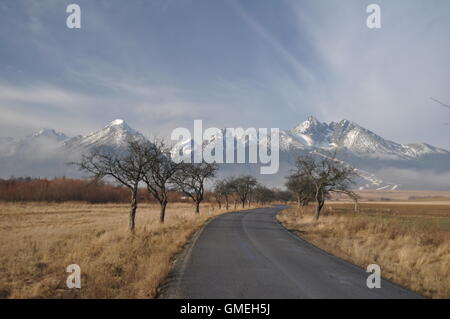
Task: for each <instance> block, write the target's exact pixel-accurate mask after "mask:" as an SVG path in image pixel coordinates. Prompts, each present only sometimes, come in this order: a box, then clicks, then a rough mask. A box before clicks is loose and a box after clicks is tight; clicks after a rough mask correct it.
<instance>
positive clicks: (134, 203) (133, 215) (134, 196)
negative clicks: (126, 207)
mask: <svg viewBox="0 0 450 319" xmlns="http://www.w3.org/2000/svg"><path fill="white" fill-rule="evenodd" d="M136 209H137V189H135V190H132V192H131V208H130V217H129V221H128V226H129V228H130V231H131V232H132V233H134V229H135V226H136V223H135V219H136Z"/></svg>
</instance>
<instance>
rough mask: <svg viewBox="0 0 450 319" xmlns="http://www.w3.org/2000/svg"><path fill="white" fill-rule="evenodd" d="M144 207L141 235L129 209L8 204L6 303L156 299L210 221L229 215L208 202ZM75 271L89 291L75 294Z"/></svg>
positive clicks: (1, 258)
mask: <svg viewBox="0 0 450 319" xmlns="http://www.w3.org/2000/svg"><path fill="white" fill-rule="evenodd" d="M193 209H194V208H193V205H191V204H188V203H185V204H183V203H176V204H169V206H168V207H167V211H166V222H165V224H164V225H160V223H159V220H158V218H159V206H158V205H156V204H143V205H140V207H139V208H138V212H137V220H136V222H137V229H136V234H135V235H134V236H132V235H131V234H130V232H129V231H128V228H127V227H128V205H126V204H123V205H122V204H85V203H78V202H73V203H63V204H55V203H0V298H152V297H154V296H155V295H156V294H157V288H158V286H159V284H160V283H161V281H162V280H163V279H164V278H165V276H166V275H167V273H168V271H169V269H170V267H171V263H172V262H173V259H174V256H175V255H176V254H177V253H178V252H180V251H181V250H182V248H183V246H184V244H185V243H186V241H187V240H188V239H189V237H190V236H191V235H192V234H193V233H194V232H195V231H196V230H198V229H199V228H200V227H201V226H202V225H203V224H204V223H205V222H206V221H207V220H208V219H210V218H211V217H213V216H216V215H218V214H221V213H224V212H225V210H220V211H219V210H218V209H217V208H214V207H213V206H211V204H208V203H205V204H203V205H202V207H201V212H200V215H199V216H196V215H195V214H194V210H193ZM69 264H78V265H79V266H80V268H81V289H68V288H67V287H66V279H67V276H68V275H69V274H68V273H66V272H65V270H66V267H67V266H68V265H69Z"/></svg>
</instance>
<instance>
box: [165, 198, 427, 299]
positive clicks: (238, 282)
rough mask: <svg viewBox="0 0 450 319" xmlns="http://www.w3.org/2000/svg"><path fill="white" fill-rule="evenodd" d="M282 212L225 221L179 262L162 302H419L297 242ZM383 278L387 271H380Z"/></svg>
mask: <svg viewBox="0 0 450 319" xmlns="http://www.w3.org/2000/svg"><path fill="white" fill-rule="evenodd" d="M280 209H282V206H277V207H272V208H259V209H254V210H251V211H246V212H237V213H229V214H224V215H221V216H219V217H217V218H215V219H213V220H212V221H210V222H209V223H208V224H207V225H206V226H205V227H204V228H203V230H201V231H200V232H199V233H198V234H197V235H196V236H194V238H193V240H192V242H191V243H190V244H189V246H188V248H187V249H186V250H185V252H184V253H183V254H182V255H181V256H180V257H179V258H178V260H177V262H176V264H175V266H174V269H173V270H172V272H171V273H170V274H169V277H168V279H167V281H166V283H165V284H164V285H163V289H162V293H161V295H160V298H201V299H203V298H420V296H418V295H416V294H415V293H413V292H410V291H408V290H406V289H404V288H402V287H399V286H397V285H395V284H393V283H391V282H389V281H386V280H382V282H381V288H374V289H369V288H368V287H367V286H366V279H367V277H368V276H369V273H366V271H365V270H364V269H361V268H359V267H356V266H354V265H352V264H350V263H348V262H346V261H343V260H341V259H339V258H336V257H334V256H332V255H330V254H328V253H326V252H324V251H322V250H320V249H318V248H316V247H314V246H312V245H311V244H309V243H307V242H306V241H304V240H302V239H299V238H297V237H296V236H294V235H293V234H291V233H290V232H289V231H287V230H286V229H285V228H284V227H283V226H281V225H280V224H279V223H278V222H277V221H276V219H275V215H276V214H277V212H278V211H280ZM381 271H382V273H383V270H381Z"/></svg>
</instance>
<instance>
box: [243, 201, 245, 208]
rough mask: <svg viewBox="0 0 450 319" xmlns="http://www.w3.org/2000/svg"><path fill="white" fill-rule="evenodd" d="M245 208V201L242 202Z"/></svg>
mask: <svg viewBox="0 0 450 319" xmlns="http://www.w3.org/2000/svg"><path fill="white" fill-rule="evenodd" d="M244 207H245V200H243V201H242V208H244Z"/></svg>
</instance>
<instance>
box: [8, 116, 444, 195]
mask: <svg viewBox="0 0 450 319" xmlns="http://www.w3.org/2000/svg"><path fill="white" fill-rule="evenodd" d="M130 137H132V138H145V137H144V136H143V135H142V134H141V133H139V132H138V131H137V130H135V129H133V128H132V127H130V126H129V125H128V124H127V123H126V122H125V121H123V120H119V119H118V120H114V121H112V122H111V123H109V124H108V125H106V126H105V127H104V128H101V129H99V130H97V131H95V132H92V133H90V134H87V135H84V136H83V135H79V136H75V137H68V136H66V135H65V134H64V133H61V132H57V131H55V130H53V129H45V130H41V131H39V132H36V133H34V134H31V135H29V136H26V137H24V138H21V139H14V138H11V137H0V177H2V178H8V177H10V176H31V177H56V176H67V177H80V176H81V175H80V172H78V171H76V170H75V169H74V167H71V166H70V165H67V163H68V162H73V161H77V160H78V159H79V158H80V156H81V154H83V153H86V152H89V150H90V149H92V148H94V147H98V146H102V147H105V146H106V147H111V148H121V147H124V146H125V145H126V141H127V140H128V139H129V138H130ZM261 141H264V139H260V142H261ZM209 142H210V143H215V142H217V141H215V140H212V141H209ZM179 143H182V144H183V145H182V146H185V145H188V144H190V141H189V140H187V141H181V142H179ZM236 143H244V144H245V145H246V144H247V143H248V139H241V140H238V141H237V142H236ZM330 151H333V152H334V151H335V152H336V154H337V156H338V158H339V159H340V160H342V161H343V162H345V163H348V164H349V165H352V166H353V167H355V168H356V169H357V172H358V174H359V175H360V177H359V178H358V181H357V187H359V188H370V189H397V188H403V189H425V188H426V189H448V188H449V187H450V179H449V180H448V182H447V179H446V178H444V177H445V176H447V175H446V174H448V175H449V176H450V152H449V151H447V150H444V149H441V148H437V147H434V146H432V145H429V144H427V143H413V144H400V143H396V142H393V141H390V140H387V139H384V138H382V137H381V136H379V135H377V134H375V133H374V132H372V131H370V130H368V129H366V128H363V127H361V126H360V125H358V124H357V123H355V122H351V121H348V120H345V119H344V120H342V121H340V122H331V123H325V122H320V121H318V120H317V119H316V118H314V117H312V116H310V117H309V118H308V119H307V120H306V121H303V122H301V123H300V124H298V125H296V126H295V127H294V128H292V129H290V130H280V170H279V172H278V173H277V174H275V175H259V165H258V164H221V168H220V170H219V174H220V175H221V176H229V175H239V174H251V175H255V176H256V177H257V178H258V179H259V180H261V181H262V182H264V183H266V184H268V185H270V186H281V185H282V184H283V183H284V177H285V176H286V175H288V174H289V172H290V170H291V169H292V167H293V165H294V163H295V159H296V157H297V156H298V155H302V154H315V155H317V156H326V154H328V153H329V152H330Z"/></svg>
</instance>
